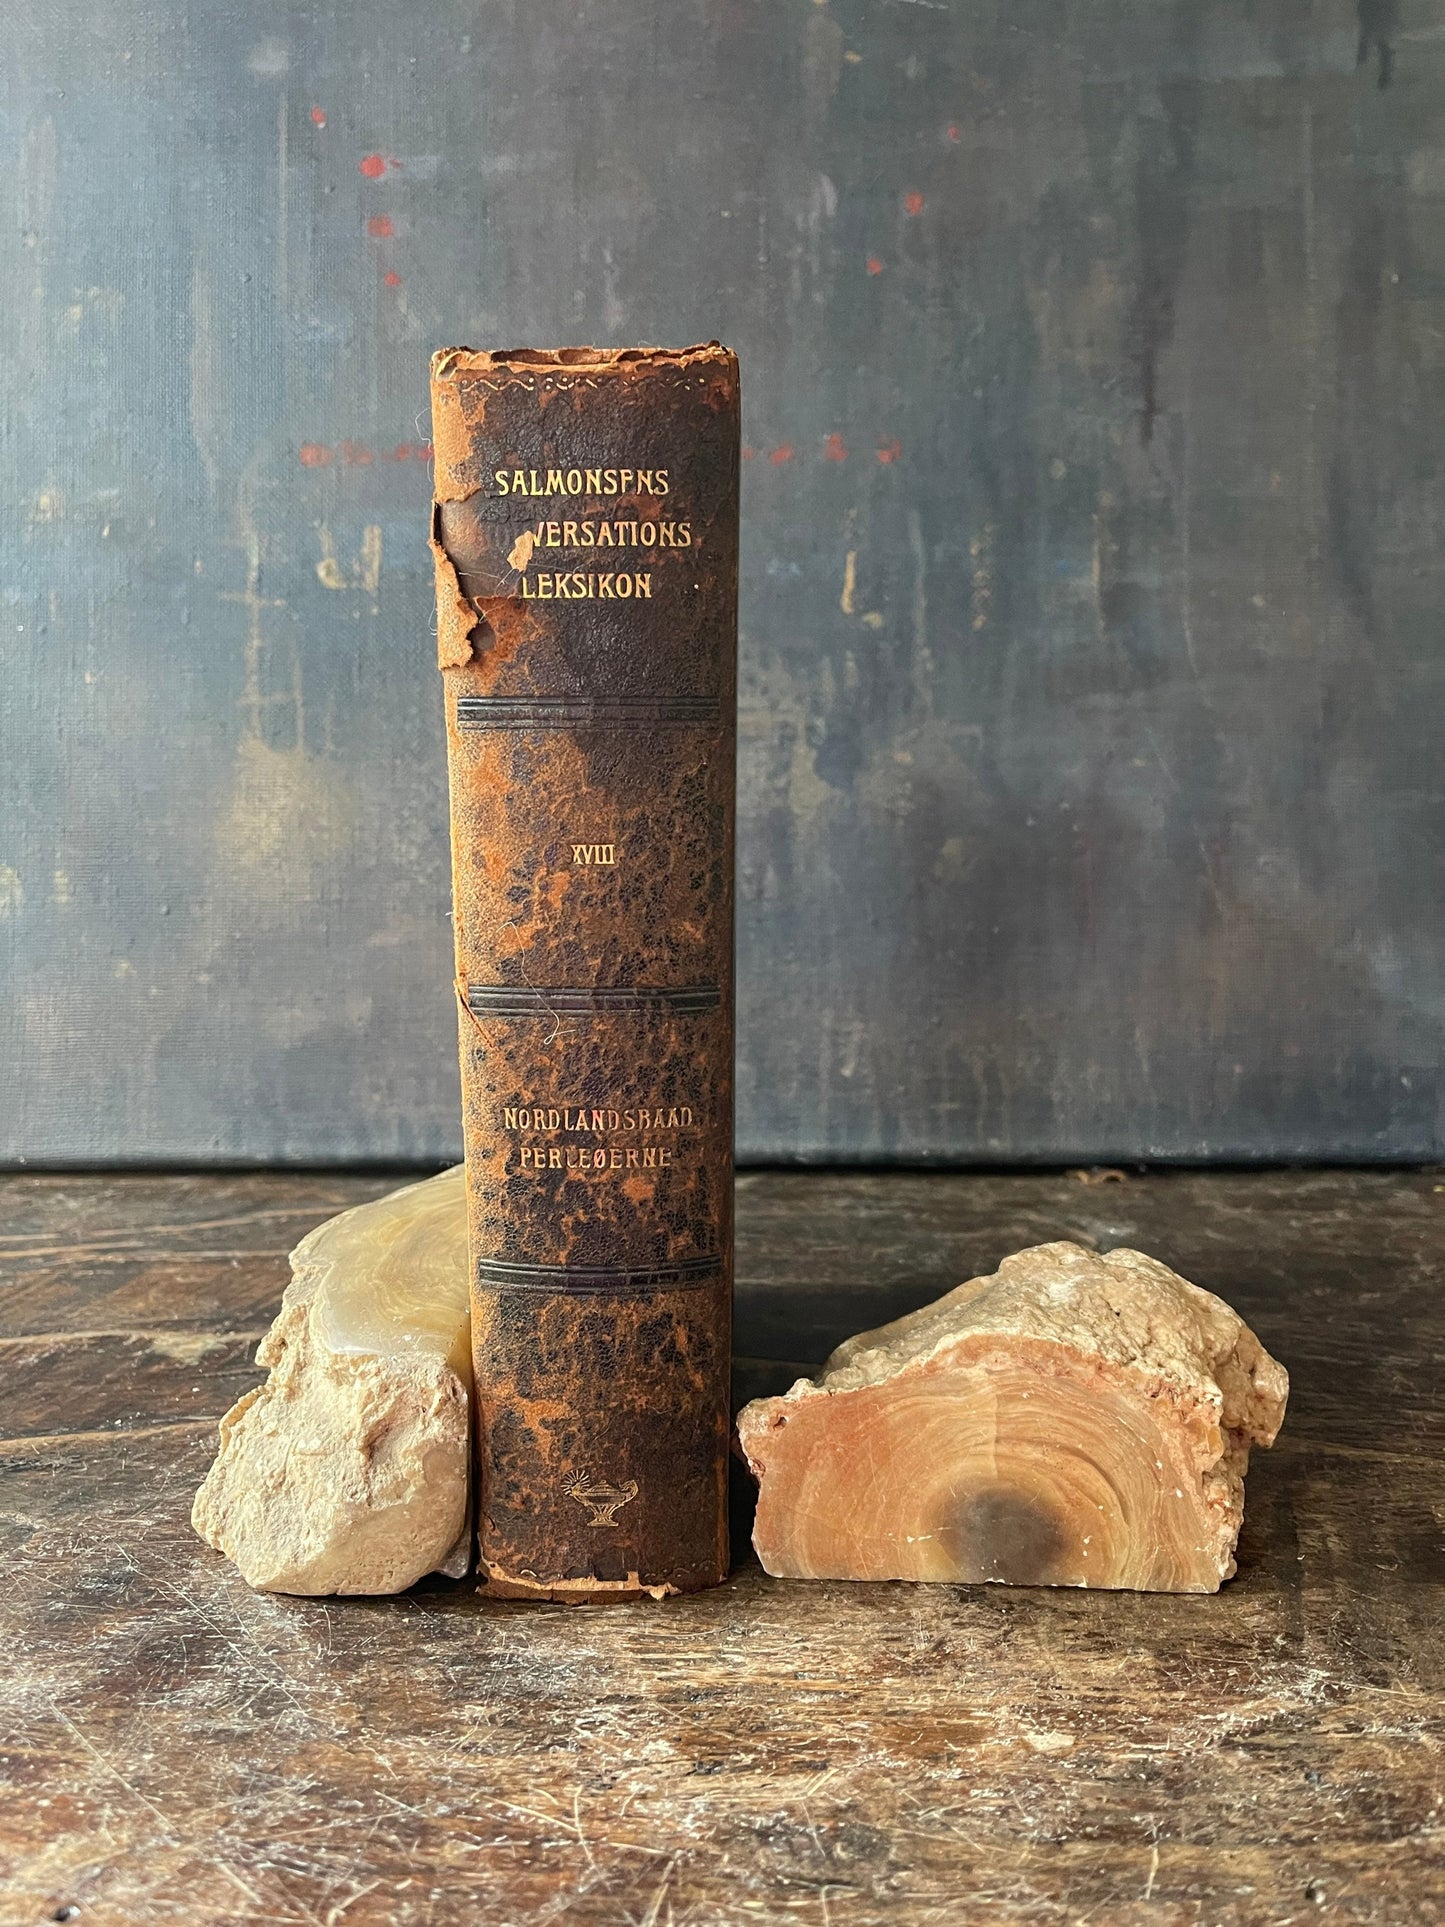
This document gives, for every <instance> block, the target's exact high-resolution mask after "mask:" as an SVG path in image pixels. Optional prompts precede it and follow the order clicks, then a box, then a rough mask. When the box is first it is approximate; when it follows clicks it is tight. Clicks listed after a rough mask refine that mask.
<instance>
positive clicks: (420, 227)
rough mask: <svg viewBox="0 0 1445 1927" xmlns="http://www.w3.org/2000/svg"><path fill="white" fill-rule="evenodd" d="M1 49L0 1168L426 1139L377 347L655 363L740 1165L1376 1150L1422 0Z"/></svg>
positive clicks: (1385, 997)
mask: <svg viewBox="0 0 1445 1927" xmlns="http://www.w3.org/2000/svg"><path fill="white" fill-rule="evenodd" d="M5 40H6V58H5V60H4V62H3V64H0V110H3V118H0V134H3V168H0V213H3V218H0V253H3V267H4V276H3V287H4V289H5V298H4V301H3V303H0V381H3V384H4V396H3V403H4V418H3V437H0V479H3V488H4V502H5V512H4V516H3V522H0V548H3V558H0V561H3V567H0V588H3V596H4V600H3V607H0V644H3V653H4V675H3V684H0V752H3V763H0V971H3V990H4V995H3V999H0V1156H4V1157H8V1158H12V1159H13V1158H18V1157H28V1158H31V1159H35V1160H43V1159H92V1158H99V1159H134V1158H161V1157H165V1158H170V1157H180V1158H187V1159H197V1160H206V1159H213V1158H272V1157H275V1158H293V1159H294V1158H333V1157H334V1158H345V1157H354V1156H365V1157H376V1158H380V1157H387V1158H390V1157H394V1156H397V1155H399V1154H400V1155H405V1156H411V1155H415V1156H418V1157H422V1156H424V1157H432V1156H439V1155H442V1154H444V1153H448V1152H452V1151H454V1150H455V1148H456V1145H457V1138H458V1131H457V1122H456V1112H457V1095H456V1085H455V1073H454V1069H453V1063H452V1056H453V1049H454V1042H453V1014H452V1007H451V992H450V987H449V986H450V960H449V933H448V927H447V923H446V902H447V855H446V840H445V795H444V781H443V751H442V738H441V730H440V715H439V705H440V696H439V691H438V688H437V686H436V677H435V673H434V670H433V668H432V664H431V640H430V629H431V614H430V599H431V586H430V578H429V572H428V567H427V558H426V552H425V549H424V546H423V533H424V523H425V517H426V506H427V500H428V470H427V464H426V460H425V449H424V444H425V440H426V424H425V419H424V415H423V412H422V411H423V410H424V408H425V402H426V387H425V364H426V358H427V354H428V351H429V350H430V349H431V348H433V347H435V346H437V345H439V344H443V343H449V342H453V341H466V342H472V343H476V344H482V345H486V344H491V345H510V344H515V343H518V342H522V341H536V342H541V343H553V342H563V341H601V342H624V341H654V340H655V341H663V342H673V343H679V342H685V341H690V340H693V339H696V338H698V337H701V336H708V335H713V334H716V335H719V336H721V337H723V338H724V339H726V340H727V341H729V342H730V343H731V344H733V345H734V346H735V347H736V348H737V349H738V350H739V352H740V354H741V355H742V358H743V365H744V371H745V382H746V398H747V399H746V424H745V437H746V440H747V442H748V444H749V447H750V455H749V458H748V460H747V465H746V469H745V512H746V528H745V544H744V546H745V588H744V597H743V642H742V657H743V708H742V732H741V740H742V753H741V772H740V773H741V784H742V789H741V813H740V820H741V833H740V851H739V864H740V886H741V887H740V925H739V942H740V952H741V955H740V962H741V1007H740V1012H739V1019H740V1031H739V1036H740V1058H741V1063H740V1119H739V1124H740V1139H741V1147H742V1149H743V1151H744V1152H745V1153H751V1154H765V1155H797V1154H803V1155H808V1156H848V1157H857V1156H883V1157H915V1156H922V1155H927V1156H937V1157H955V1158H963V1159H967V1158H978V1157H989V1158H1024V1157H1050V1158H1053V1157H1059V1158H1066V1159H1092V1158H1100V1159H1109V1158H1116V1157H1124V1156H1149V1155H1154V1154H1159V1155H1175V1156H1230V1157H1235V1156H1279V1155H1288V1156H1298V1155H1331V1156H1333V1155H1356V1154H1364V1155H1398V1156H1403V1157H1416V1156H1427V1155H1432V1154H1438V1153H1439V1151H1440V1148H1441V1108H1440V1085H1439V1080H1438V1077H1437V1071H1436V1066H1437V1063H1438V1060H1439V1051H1440V1039H1441V1029H1442V1014H1445V1010H1442V1006H1445V976H1442V961H1441V951H1440V934H1441V923H1442V908H1441V890H1440V883H1441V878H1440V850H1441V830H1442V788H1441V779H1440V767H1439V766H1440V722H1441V699H1440V698H1441V676H1442V668H1441V591H1442V584H1445V577H1442V573H1441V570H1442V563H1441V553H1442V545H1441V533H1442V526H1445V487H1442V475H1441V461H1440V450H1441V445H1442V439H1441V422H1442V413H1441V403H1442V399H1445V26H1442V25H1441V24H1440V17H1439V12H1438V7H1436V6H1434V5H1429V4H1425V3H1424V0H1402V3H1401V4H1400V5H1399V6H1398V7H1397V6H1394V5H1387V4H1384V0H1370V4H1369V5H1368V6H1367V7H1365V8H1364V9H1363V12H1362V14H1357V12H1356V11H1355V10H1354V9H1353V8H1352V7H1351V6H1350V5H1348V4H1346V3H1345V0H1341V3H1340V4H1324V0H1315V3H1314V4H1310V3H1309V0H1255V3H1250V0H1232V3H1230V0H1193V3H1192V4H1190V3H1189V0H1174V4H1167V3H1166V0H1007V4H1003V0H998V3H994V0H982V3H980V0H970V3H969V4H964V3H963V0H950V3H947V4H946V3H945V0H896V3H890V0H869V3H868V4H863V0H827V3H826V4H815V0H651V3H650V4H645V3H644V0H608V4H601V3H600V0H582V3H581V4H578V3H576V0H566V3H565V4H564V3H563V0H518V3H517V4H505V3H500V0H486V3H485V4H483V3H481V0H468V3H467V4H460V3H458V4H453V3H451V0H426V3H425V4H412V5H407V6H400V5H397V4H396V3H395V0H295V4H291V5H286V4H282V3H281V0H251V4H248V5H246V6H244V7H238V6H231V5H223V4H221V3H220V0H214V3H213V0H191V4H185V0H110V3H109V4H107V5H104V6H103V5H100V4H98V0H35V4H33V5H31V6H28V7H25V8H15V9H12V10H11V12H10V16H9V18H8V19H7V23H6V33H5ZM1361 56H1363V59H1362V63H1361V59H1360V57H1361ZM1382 82H1383V83H1387V84H1383V85H1382Z"/></svg>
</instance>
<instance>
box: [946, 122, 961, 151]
mask: <svg viewBox="0 0 1445 1927" xmlns="http://www.w3.org/2000/svg"><path fill="white" fill-rule="evenodd" d="M948 138H949V139H950V140H951V141H952V142H953V143H954V145H955V146H957V144H958V142H959V141H961V140H962V139H963V136H962V135H961V134H960V133H959V131H958V122H957V121H951V122H950V123H949V128H948Z"/></svg>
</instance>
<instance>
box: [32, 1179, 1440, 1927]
mask: <svg viewBox="0 0 1445 1927" xmlns="http://www.w3.org/2000/svg"><path fill="white" fill-rule="evenodd" d="M395 1181H396V1180H389V1179H387V1178H385V1177H377V1176H365V1177H358V1176H348V1177H333V1176H326V1177H317V1176H296V1175H281V1174H269V1173H268V1174H265V1175H259V1176H256V1175H247V1176H228V1177H216V1176H207V1177H198V1176H185V1177H141V1176H104V1177H55V1176H17V1177H12V1178H8V1179H4V1180H0V1203H3V1210H0V1348H3V1349H0V1356H3V1360H4V1365H5V1370H4V1375H3V1380H0V1439H3V1443H0V1473H3V1496H0V1547H3V1564H0V1572H3V1587H0V1787H3V1791H0V1921H3V1922H4V1923H5V1927H10V1923H26V1924H28V1923H31V1922H37V1923H39V1922H46V1921H61V1920H67V1919H69V1920H75V1921H78V1922H91V1921H94V1922H107V1923H131V1922H135V1923H145V1927H153V1923H167V1922H182V1923H196V1922H205V1923H211V1922H230V1921H275V1922H296V1923H298V1924H302V1923H304V1924H305V1927H335V1924H336V1923H344V1924H345V1927H362V1923H378V1924H380V1923H385V1924H386V1927H391V1924H392V1923H397V1924H398V1927H410V1924H411V1923H438V1927H440V1923H443V1922H446V1923H451V1922H466V1923H468V1924H469V1927H470V1924H471V1923H476V1924H478V1927H533V1924H534V1923H536V1924H539V1927H540V1923H543V1922H550V1921H565V1922H568V1923H574V1922H575V1923H581V1922H597V1923H603V1922H606V1923H616V1927H627V1923H631V1927H669V1923H671V1924H672V1927H682V1923H684V1922H686V1923H697V1924H698V1927H702V1924H703V1923H718V1922H727V1923H731V1922H749V1923H752V1922H756V1923H768V1922H778V1923H784V1922H787V1923H804V1922H807V1923H817V1924H818V1927H865V1923H868V1922H873V1921H887V1922H909V1923H912V1922H918V1923H923V1922H939V1923H944V1922H947V1923H954V1922H960V1921H972V1920H979V1921H1003V1922H1013V1921H1041V1922H1060V1923H1071V1924H1072V1923H1077V1922H1091V1923H1108V1924H1109V1927H1112V1924H1113V1923H1134V1922H1138V1923H1144V1922H1148V1923H1151V1927H1155V1924H1157V1927H1175V1924H1176V1923H1178V1924H1180V1927H1183V1924H1184V1923H1188V1924H1189V1927H1195V1923H1198V1924H1199V1927H1215V1924H1216V1923H1218V1924H1219V1927H1234V1924H1235V1923H1256V1922H1258V1923H1266V1922H1268V1923H1279V1924H1280V1927H1283V1924H1284V1923H1287V1922H1305V1921H1315V1920H1324V1921H1329V1920H1334V1921H1371V1922H1389V1923H1395V1922H1399V1923H1414V1922H1433V1921H1440V1920H1445V1828H1442V1812H1441V1798H1442V1792H1445V1719H1442V1712H1445V1631H1442V1627H1445V1619H1442V1608H1445V1387H1442V1350H1445V1295H1442V1288H1445V1250H1442V1238H1441V1233H1442V1229H1445V1181H1442V1180H1441V1178H1440V1177H1439V1176H1438V1175H1432V1174H1429V1173H1419V1172H1414V1173H1391V1172H1367V1173H1361V1172H1338V1173H1293V1174H1279V1173H1275V1174H1258V1175H1236V1174H1223V1175H1217V1176H1203V1175H1197V1174H1188V1173H1178V1174H1172V1175H1154V1176H1148V1177H1130V1178H1128V1179H1126V1180H1124V1181H1122V1182H1117V1181H1104V1182H1088V1183H1086V1182H1083V1181H1081V1179H1080V1178H1079V1177H1069V1176H1058V1175H1022V1176H1018V1175H1008V1176H986V1177H979V1176H953V1175H948V1176H893V1177H875V1176H866V1177H865V1176H837V1175H804V1174H788V1175H779V1174H770V1173H759V1174H752V1175H748V1176H745V1177H743V1178H742V1179H741V1180H740V1182H739V1187H738V1205H739V1210H738V1236H739V1285H738V1347H739V1353H740V1359H739V1381H740V1391H741V1392H742V1393H744V1394H747V1395H751V1394H752V1393H754V1392H756V1391H758V1390H761V1389H767V1388H772V1387H774V1386H780V1385H782V1384H785V1383H786V1382H788V1380H789V1378H790V1376H791V1375H792V1374H793V1372H794V1371H796V1370H798V1369H801V1368H802V1367H803V1366H805V1365H808V1364H811V1363H816V1362H817V1361H819V1360H820V1359H821V1358H822V1357H823V1355H824V1354H825V1353H826V1352H827V1350H828V1349H829V1348H830V1346H831V1345H832V1344H834V1343H835V1342H836V1341H837V1340H838V1339H840V1338H842V1337H843V1336H845V1335H846V1334H847V1333H848V1332H850V1331H853V1330H855V1329H857V1328H859V1327H860V1326H863V1325H868V1324H876V1323H877V1322H879V1321H880V1320H882V1319H884V1318H887V1317H890V1316H894V1315H896V1314H897V1313H899V1312H901V1311H903V1310H906V1309H909V1308H911V1307H913V1306H915V1305H918V1304H921V1303H923V1302H925V1301H926V1300H928V1299H929V1298H931V1297H934V1296H936V1295H937V1294H938V1293H939V1292H941V1291H943V1290H945V1289H947V1288H948V1287H949V1286H951V1285H953V1284H955V1283H957V1282H958V1281H959V1280H960V1279H961V1278H965V1277H967V1276H969V1275H971V1274H973V1273H977V1272H981V1271H985V1270H989V1269H992V1268H993V1266H994V1265H995V1264H996V1263H997V1262H998V1260H999V1259H1000V1258H1001V1257H1003V1256H1004V1255H1005V1254H1006V1253H1007V1252H1009V1251H1012V1250H1015V1249H1017V1248H1018V1247H1020V1246H1022V1245H1026V1244H1031V1243H1036V1242H1039V1241H1041V1240H1043V1239H1048V1238H1059V1237H1070V1238H1075V1239H1078V1240H1080V1241H1083V1242H1089V1243H1093V1244H1096V1245H1098V1246H1100V1247H1101V1248H1103V1247H1108V1246H1110V1245H1114V1244H1131V1245H1135V1246H1137V1247H1139V1248H1141V1249H1143V1250H1145V1251H1149V1252H1152V1253H1154V1254H1155V1255H1156V1256H1158V1257H1160V1258H1163V1259H1165V1260H1166V1261H1167V1262H1168V1263H1170V1264H1172V1265H1174V1266H1175V1267H1177V1268H1178V1269H1179V1270H1181V1271H1183V1272H1184V1274H1185V1275H1186V1276H1187V1277H1190V1278H1193V1279H1194V1280H1195V1281H1196V1282H1197V1283H1199V1284H1201V1285H1206V1286H1208V1287H1209V1288H1210V1289H1211V1290H1214V1291H1217V1292H1220V1293H1221V1294H1222V1295H1224V1296H1225V1297H1227V1298H1228V1299H1229V1300H1230V1301H1231V1303H1233V1304H1234V1305H1236V1306H1237V1307H1238V1308H1239V1310H1240V1311H1241V1312H1243V1314H1244V1315H1245V1316H1246V1317H1247V1318H1248V1319H1249V1320H1250V1322H1251V1323H1252V1324H1253V1325H1254V1326H1255V1328H1256V1330H1257V1331H1258V1332H1259V1334H1260V1336H1261V1337H1262V1338H1263V1339H1264V1341H1265V1343H1266V1344H1267V1345H1268V1346H1269V1348H1270V1349H1271V1350H1272V1351H1273V1352H1275V1353H1276V1354H1277V1355H1278V1356H1279V1357H1280V1358H1281V1359H1283V1360H1284V1362H1285V1363H1286V1364H1287V1365H1288V1366H1289V1368H1290V1371H1291V1373H1292V1375H1293V1380H1294V1386H1293V1393H1292V1398H1291V1403H1290V1412H1289V1417H1288V1420H1287V1422H1286V1426H1285V1431H1284V1434H1283V1436H1282V1438H1281V1441H1280V1443H1279V1445H1278V1446H1277V1447H1276V1448H1275V1450H1274V1451H1272V1452H1264V1453H1257V1454H1256V1456H1255V1460H1254V1464H1253V1467H1252V1468H1251V1471H1250V1475H1249V1484H1248V1507H1247V1513H1246V1518H1245V1526H1244V1536H1243V1540H1242V1542H1241V1547H1240V1572H1239V1577H1238V1578H1237V1579H1236V1580H1234V1582H1233V1583H1232V1584H1230V1585H1229V1586H1227V1587H1226V1588H1225V1589H1224V1591H1223V1592H1222V1593H1221V1594H1220V1595H1219V1596H1218V1597H1216V1598H1197V1597H1182V1598H1171V1597H1146V1596H1138V1595H1132V1594H1117V1593H1116V1594H1104V1593H1082V1592H1047V1591H1008V1590H1003V1589H1000V1588H983V1587H980V1588H965V1587H944V1586H939V1587H929V1586H905V1585H873V1586H848V1585H841V1584H805V1583H796V1582H791V1583H783V1582H780V1581H775V1580H770V1579H768V1578H766V1577H765V1576H764V1575H763V1574H762V1573H761V1572H759V1570H758V1569H757V1567H756V1565H755V1564H753V1563H752V1562H751V1560H750V1559H749V1558H748V1557H747V1556H746V1547H745V1545H744V1546H743V1547H742V1548H741V1549H740V1550H741V1551H742V1554H743V1556H742V1557H740V1559H739V1563H738V1570H737V1571H736V1573H735V1575H734V1577H733V1578H732V1580H731V1581H730V1582H729V1584H728V1585H726V1586H725V1587H723V1588H721V1589H720V1590H718V1591H716V1592H714V1593H709V1594H704V1595H701V1596H698V1597H695V1598H691V1599H685V1600H671V1601H668V1602H665V1603H663V1604H660V1605H653V1604H651V1603H647V1604H644V1605H640V1606H637V1605H634V1606H610V1607H602V1608H590V1609H589V1608H575V1607H548V1606H518V1605H500V1604H492V1603H485V1602H482V1601H479V1600H478V1599H477V1598H476V1597H475V1596H474V1595H472V1594H470V1593H468V1592H467V1591H465V1590H464V1589H461V1588H457V1587H449V1586H447V1585H446V1584H445V1582H438V1583H437V1584H435V1585H434V1586H432V1587H431V1588H430V1589H427V1590H419V1591H417V1592H414V1593H412V1594H409V1595H407V1596H405V1597H403V1598H400V1599H393V1600H377V1601H355V1600H305V1599H285V1598H277V1597H263V1596H259V1595H257V1594H255V1593H252V1592H251V1591H249V1590H248V1588H247V1587H246V1586H245V1584H244V1583H243V1582H242V1581H241V1579H240V1578H239V1577H238V1575H237V1574H236V1572H235V1571H234V1570H233V1569H232V1568H231V1566H230V1565H229V1564H228V1563H227V1562H226V1561H225V1560H224V1559H222V1558H220V1557H219V1556H218V1555H217V1554H215V1553H213V1552H210V1551H208V1550H207V1549H206V1548H205V1547H204V1546H203V1545H201V1543H200V1542H199V1541H198V1540H197V1539H196V1538H195V1537H194V1536H193V1535H192V1533H191V1530H190V1527H189V1524H188V1518H187V1515H188V1512H189V1508H190V1501H191V1494H192V1491H193V1489H194V1487H195V1485H196V1484H197V1482H198V1481H199V1479H200V1477H201V1475H202V1473H203V1471H204V1469H205V1467H206V1464H207V1462H208V1459H209V1456H210V1453H211V1450H212V1443H213V1437H214V1431H215V1422H216V1419H217V1417H218V1416H219V1414H220V1413H221V1412H222V1411H223V1410H224V1409H225V1408H226V1406H227V1405H228V1404H229V1403H230V1402H231V1401H232V1400H233V1399H234V1398H235V1397H236V1396H237V1394H238V1393H240V1392H241V1391H242V1390H244V1389H245V1388H246V1387H247V1386H248V1385H250V1384H252V1383H253V1382H254V1381H255V1379H256V1376H257V1374H256V1372H255V1370H254V1367H253V1366H252V1364H251V1356H252V1353H253V1351H254V1349H255V1346H256V1342H257V1340H258V1339H259V1337H260V1336H261V1333H262V1331H263V1330H264V1329H265V1326H266V1324H267V1322H268V1319H269V1317H270V1315H271V1314H272V1312H273V1311H274V1309H275V1306H276V1302H277V1299H278V1296H279V1294H280V1291H281V1288H282V1286H283V1284H284V1283H285V1280H286V1277H287V1268H286V1263H285V1253H286V1251H287V1250H288V1248H289V1247H290V1246H291V1245H293V1244H294V1243H295V1242H296V1240H297V1239H298V1238H299V1237H300V1236H301V1234H302V1233H303V1232H304V1231H305V1230H306V1229H307V1228H308V1227H309V1226H311V1225H312V1224H314V1223H316V1222H317V1221H318V1220H319V1219H321V1218H323V1217H326V1216H327V1215H329V1214H330V1213H332V1212H334V1211H337V1210H340V1209H341V1208H342V1207H343V1206H345V1205H348V1204H354V1203H357V1202H359V1201H361V1200H362V1199H364V1198H367V1197H371V1196H374V1195H376V1194H377V1193H379V1192H380V1191H382V1190H384V1189H386V1188H387V1187H388V1184H389V1183H391V1182H395Z"/></svg>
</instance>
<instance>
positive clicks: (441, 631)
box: [427, 493, 481, 669]
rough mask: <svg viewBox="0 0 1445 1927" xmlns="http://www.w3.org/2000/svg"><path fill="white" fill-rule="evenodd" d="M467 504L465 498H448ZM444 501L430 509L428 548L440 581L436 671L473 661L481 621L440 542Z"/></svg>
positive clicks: (438, 498)
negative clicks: (474, 641)
mask: <svg viewBox="0 0 1445 1927" xmlns="http://www.w3.org/2000/svg"><path fill="white" fill-rule="evenodd" d="M448 499H449V500H457V501H465V500H466V497H465V496H457V497H449V498H448ZM441 525H442V497H441V495H440V493H438V495H437V497H436V499H435V500H434V501H433V503H432V507H431V537H430V539H429V541H428V543H427V547H428V548H429V549H430V550H431V553H432V561H433V563H434V564H435V566H436V581H437V668H438V669H462V668H464V667H465V666H466V664H467V663H469V662H470V661H471V659H472V638H473V636H474V635H475V634H476V632H477V624H478V623H479V622H480V621H481V617H480V616H479V615H478V614H477V611H476V610H475V609H474V608H473V607H472V605H471V603H470V602H469V601H468V600H467V598H466V597H465V596H464V595H463V594H462V585H461V579H460V578H459V576H458V575H457V570H456V564H455V563H454V562H453V561H452V559H451V557H450V556H449V555H448V554H447V551H446V545H445V543H443V541H442V538H441Z"/></svg>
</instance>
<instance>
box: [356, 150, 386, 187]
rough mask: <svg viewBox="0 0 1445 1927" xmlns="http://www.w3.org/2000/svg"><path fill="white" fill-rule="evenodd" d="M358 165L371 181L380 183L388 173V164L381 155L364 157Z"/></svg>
mask: <svg viewBox="0 0 1445 1927" xmlns="http://www.w3.org/2000/svg"><path fill="white" fill-rule="evenodd" d="M358 165H359V166H360V168H361V171H362V173H363V174H364V175H365V176H366V178H367V180H369V181H379V180H380V179H381V177H382V175H383V174H384V173H385V172H386V162H385V161H384V160H383V159H382V157H381V155H380V154H367V155H365V156H363V158H362V159H361V161H360V162H359V163H358Z"/></svg>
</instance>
